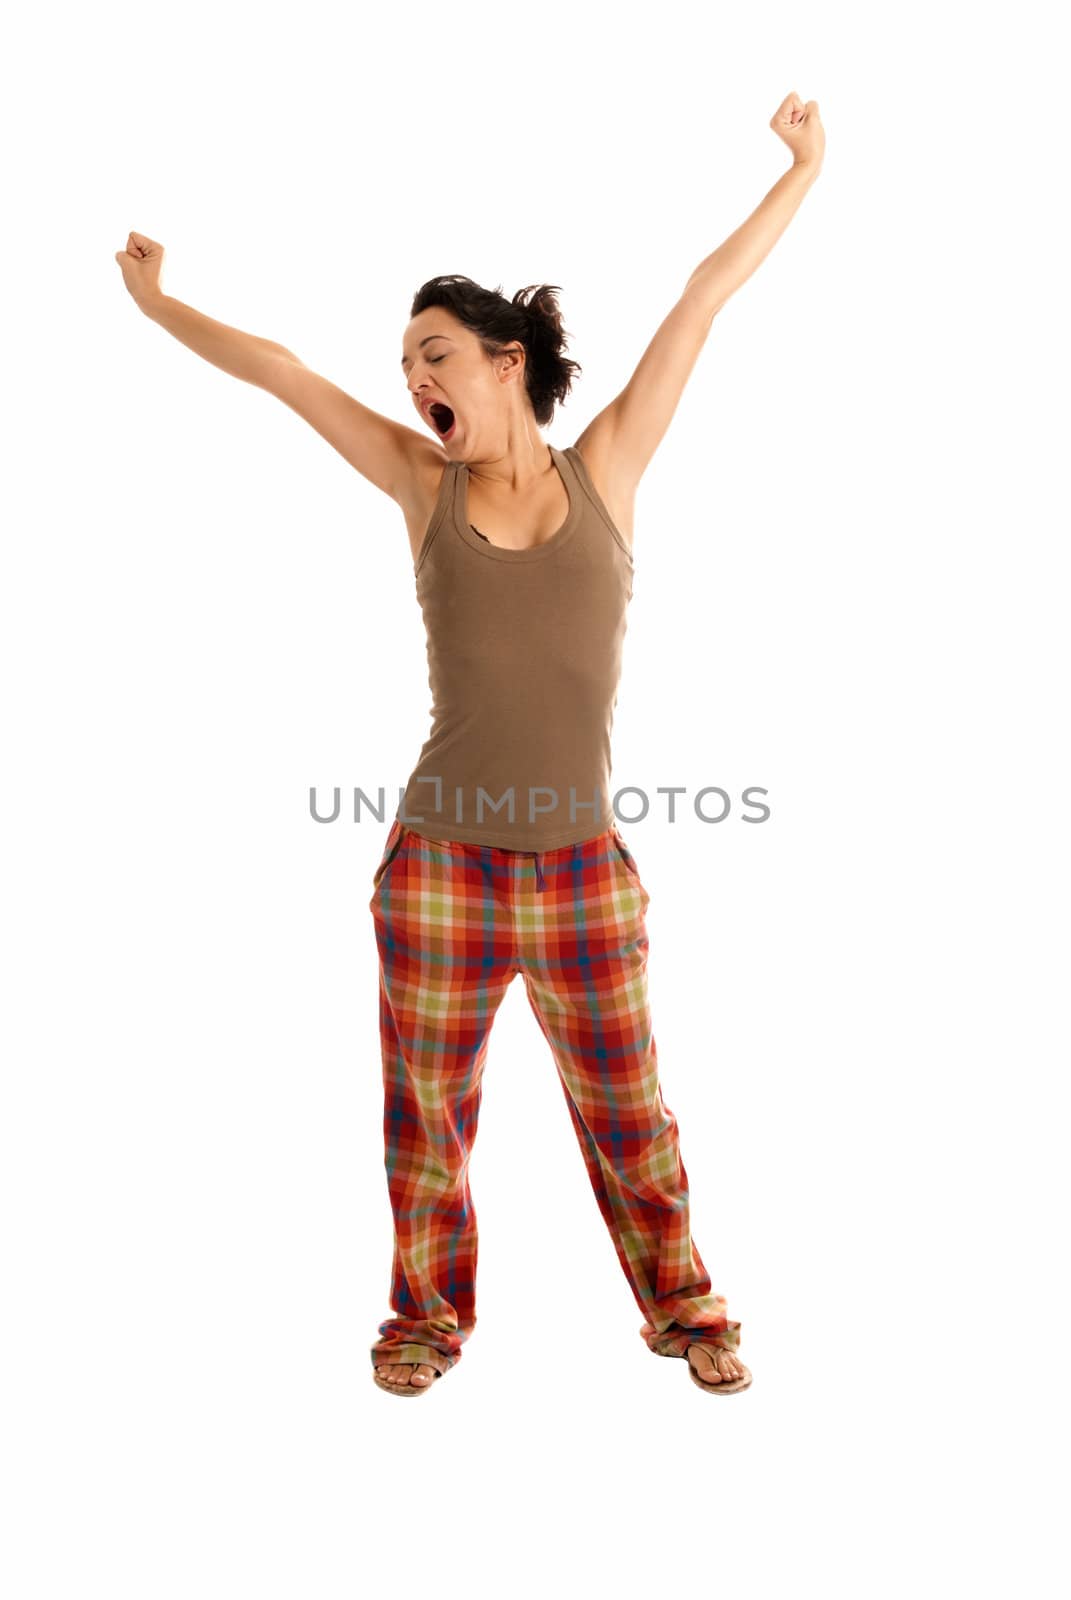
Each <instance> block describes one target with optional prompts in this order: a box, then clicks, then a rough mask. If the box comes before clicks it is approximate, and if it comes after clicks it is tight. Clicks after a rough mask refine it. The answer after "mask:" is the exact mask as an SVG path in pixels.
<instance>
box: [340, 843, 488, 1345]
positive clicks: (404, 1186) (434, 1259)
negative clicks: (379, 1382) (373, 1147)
mask: <svg viewBox="0 0 1071 1600" xmlns="http://www.w3.org/2000/svg"><path fill="white" fill-rule="evenodd" d="M395 826H396V827H398V828H400V829H401V832H400V833H399V834H398V835H394V834H393V830H392V836H391V837H390V838H389V839H388V845H387V848H386V850H385V852H384V859H383V861H382V862H381V864H380V867H379V868H378V869H377V873H376V879H375V888H374V892H373V895H372V900H371V902H370V910H371V911H372V915H373V918H374V921H375V931H376V943H377V948H378V952H379V971H380V982H379V1021H380V1041H381V1046H382V1057H383V1088H384V1105H383V1132H384V1148H385V1162H386V1169H387V1187H388V1191H389V1195H390V1204H391V1210H392V1213H393V1218H394V1258H393V1265H392V1270H391V1306H392V1309H393V1312H394V1315H393V1316H391V1317H389V1318H387V1320H386V1321H384V1322H382V1323H380V1325H379V1330H378V1331H379V1334H380V1337H379V1339H378V1340H377V1341H376V1342H375V1343H374V1344H373V1345H372V1346H371V1354H372V1364H373V1365H374V1366H375V1365H379V1364H381V1363H382V1362H383V1361H385V1360H390V1361H414V1362H416V1361H425V1362H428V1363H429V1364H430V1365H432V1366H434V1367H436V1368H437V1370H438V1371H440V1372H445V1371H447V1370H448V1368H449V1367H451V1366H453V1365H454V1364H455V1363H456V1362H457V1361H459V1360H460V1359H461V1347H462V1344H463V1343H464V1341H465V1340H466V1339H467V1338H468V1337H469V1335H470V1334H471V1332H472V1330H473V1328H474V1327H475V1324H476V1260H477V1248H478V1239H477V1228H476V1212H475V1208H474V1206H473V1202H472V1195H471V1193H470V1190H469V1178H468V1169H469V1159H470V1156H471V1154H472V1147H473V1142H474V1140H475V1137H476V1128H477V1121H478V1117H479V1110H480V1098H481V1092H482V1080H483V1069H484V1063H485V1061H486V1056H487V1045H488V1040H489V1036H490V1032H491V1025H492V1023H493V1021H494V1018H495V1014H496V1012H497V1010H498V1007H499V1006H500V1004H501V1002H502V1000H503V998H504V996H505V992H506V989H507V988H508V986H509V983H510V981H511V980H512V978H513V977H514V976H515V968H513V967H512V962H511V951H512V943H511V935H510V926H509V915H508V906H507V904H506V901H505V899H504V897H503V895H502V887H501V883H500V881H497V880H496V876H495V873H494V871H493V870H491V868H490V867H489V866H488V864H487V858H488V852H486V851H481V850H480V848H479V847H474V846H465V845H460V844H440V843H436V842H435V841H432V840H428V839H424V838H423V837H422V836H420V835H419V834H416V833H413V832H412V830H411V829H409V828H406V827H405V826H404V824H397V823H396V824H395Z"/></svg>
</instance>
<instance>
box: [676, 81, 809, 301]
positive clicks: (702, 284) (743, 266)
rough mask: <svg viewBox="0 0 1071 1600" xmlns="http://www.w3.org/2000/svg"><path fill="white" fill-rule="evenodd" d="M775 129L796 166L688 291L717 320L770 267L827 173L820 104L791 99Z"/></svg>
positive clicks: (774, 119)
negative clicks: (756, 275)
mask: <svg viewBox="0 0 1071 1600" xmlns="http://www.w3.org/2000/svg"><path fill="white" fill-rule="evenodd" d="M770 127H771V128H772V129H773V131H774V132H775V133H776V134H777V135H778V136H779V137H780V138H781V139H783V140H784V141H785V143H786V144H787V145H788V148H789V149H790V150H791V152H792V165H791V166H790V167H789V169H788V171H787V172H785V173H783V174H782V176H781V177H780V178H778V180H777V182H776V183H775V184H774V186H773V188H772V189H771V190H770V192H769V194H767V195H766V196H765V197H764V198H763V199H762V200H761V201H760V203H759V204H758V205H757V206H756V207H755V209H754V211H753V212H752V213H751V215H750V217H748V219H747V221H746V222H742V223H741V224H740V226H739V228H737V230H736V232H735V233H731V234H730V235H729V237H728V238H727V239H726V241H725V243H724V244H721V245H719V246H718V248H717V249H716V250H715V251H714V252H713V254H711V255H709V256H707V258H706V260H705V261H701V262H700V263H699V265H698V266H697V267H696V269H695V271H694V272H693V273H692V276H691V277H690V278H689V279H688V282H687V284H686V285H685V290H684V292H685V294H694V295H695V296H697V297H698V300H699V302H700V304H701V305H702V306H703V308H704V309H705V310H706V311H707V312H709V314H710V316H711V317H714V316H716V315H717V313H718V312H719V311H720V310H721V308H722V306H723V305H724V304H725V302H726V301H727V300H728V299H729V297H730V295H733V294H735V293H736V291H737V289H739V287H740V285H741V284H742V283H746V282H747V280H748V279H749V278H750V277H751V274H752V273H753V272H754V271H755V268H756V267H758V266H760V265H761V264H762V262H763V261H765V259H766V257H767V256H768V255H769V253H770V251H771V250H772V249H773V247H774V245H775V244H776V243H777V241H778V239H780V237H781V235H782V234H783V233H784V231H785V229H786V228H787V227H788V225H789V223H790V222H791V221H792V218H793V217H794V216H795V215H796V212H797V211H798V210H799V207H800V204H801V202H802V200H803V197H804V195H805V194H806V193H807V190H808V189H809V188H810V187H811V184H812V183H813V182H814V180H815V178H817V176H818V174H819V173H820V172H821V170H822V157H823V156H824V155H825V149H826V136H825V130H824V129H823V127H822V123H821V121H820V119H819V116H818V102H817V100H808V101H807V104H806V105H804V103H803V101H802V100H801V99H800V97H799V95H797V94H795V93H793V94H790V95H788V96H787V97H786V98H785V99H784V100H783V101H782V103H781V104H780V105H779V106H778V108H777V110H776V111H775V112H774V114H773V116H772V117H771V118H770Z"/></svg>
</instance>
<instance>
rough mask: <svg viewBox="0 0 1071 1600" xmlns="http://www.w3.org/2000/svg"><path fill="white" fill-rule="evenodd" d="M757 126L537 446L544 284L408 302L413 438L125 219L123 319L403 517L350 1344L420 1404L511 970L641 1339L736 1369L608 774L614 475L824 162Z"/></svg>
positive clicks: (794, 108)
mask: <svg viewBox="0 0 1071 1600" xmlns="http://www.w3.org/2000/svg"><path fill="white" fill-rule="evenodd" d="M770 125H771V127H773V128H774V130H775V131H776V132H777V133H778V135H779V136H780V137H781V138H782V139H783V140H784V142H785V143H786V144H787V145H788V147H789V149H790V151H791V152H792V157H793V160H792V165H791V167H790V169H789V171H788V172H786V173H785V174H784V175H783V176H782V177H781V179H780V180H779V181H778V182H777V183H776V184H775V185H774V187H773V188H772V189H771V190H770V192H769V193H768V194H767V195H766V197H765V198H764V199H763V201H762V202H761V204H760V205H759V206H758V207H757V209H756V210H755V211H754V212H753V213H752V215H751V216H750V217H749V218H748V219H747V220H746V221H745V222H744V224H743V225H742V226H741V227H740V228H738V229H737V230H736V232H735V233H733V234H732V235H731V236H730V237H729V239H727V240H726V242H725V243H724V244H723V245H722V246H721V248H720V249H718V250H716V251H715V252H714V253H713V254H712V255H711V256H709V257H707V258H706V260H704V261H703V262H701V263H700V265H699V267H697V269H696V270H695V272H694V273H693V274H692V276H691V277H690V278H689V280H688V283H687V284H686V286H685V289H684V292H683V294H682V295H681V298H680V299H679V301H678V302H677V304H676V305H675V306H674V307H673V309H672V310H671V312H670V314H669V315H668V317H667V318H666V319H665V321H664V322H663V323H662V325H661V327H660V328H659V329H658V331H657V333H656V334H655V336H654V338H653V340H652V341H651V343H650V345H649V346H648V348H647V350H646V351H645V353H644V355H643V358H642V360H641V361H640V363H639V366H638V367H637V368H636V371H635V373H634V374H633V376H632V378H631V380H630V381H629V383H628V384H627V385H626V387H625V389H624V390H623V391H622V393H621V394H620V395H618V396H617V398H616V399H615V400H614V401H613V402H612V403H611V404H610V405H609V406H607V407H606V409H605V410H604V411H602V412H601V413H600V414H599V415H598V416H597V417H596V418H595V419H594V421H593V422H591V423H590V424H589V426H588V427H587V428H586V429H585V430H584V432H583V433H582V434H581V435H580V437H579V438H578V439H577V441H576V443H575V444H574V445H572V446H571V447H569V448H568V449H566V450H564V451H559V450H557V449H555V448H554V447H553V446H548V445H547V444H546V443H545V442H544V441H543V439H542V438H541V437H540V433H539V429H540V428H541V427H544V426H546V425H547V424H548V423H549V422H550V421H551V419H552V416H553V412H554V406H555V404H556V403H558V402H560V401H562V400H563V399H564V398H565V396H566V395H567V394H568V392H569V389H570V387H571V383H572V378H573V374H574V372H575V371H576V370H577V364H576V363H575V362H572V361H570V360H567V359H566V358H565V356H564V355H563V353H562V349H563V344H564V342H565V341H564V335H563V331H562V326H561V318H560V315H559V311H558V307H557V304H556V302H555V299H554V295H553V292H552V290H551V289H550V288H549V287H548V286H546V285H544V286H543V287H542V288H540V289H538V290H536V291H535V292H534V293H533V294H532V295H531V297H530V298H528V299H524V298H522V296H521V295H518V296H515V297H514V299H513V300H512V301H510V300H506V299H505V298H504V297H503V296H502V295H501V294H500V293H499V292H498V291H495V290H487V289H483V288H481V287H480V286H479V285H477V284H475V283H473V282H472V280H471V279H468V278H463V277H459V276H457V275H451V276H446V277H439V278H433V279H431V280H429V282H428V283H426V284H425V285H424V286H423V288H422V289H421V290H419V291H418V293H417V295H416V297H415V299H414V301H413V304H412V306H411V309H410V321H409V325H408V327H407V328H406V331H405V334H404V337H403V347H402V363H401V364H402V372H403V375H404V378H405V381H406V384H407V386H408V389H409V391H410V395H411V397H412V402H413V405H414V406H415V408H416V410H417V412H418V413H419V415H420V418H421V421H422V423H423V424H424V427H425V430H426V431H425V432H417V431H416V430H414V429H410V428H407V427H404V426H402V425H401V424H398V423H396V422H394V421H392V420H390V419H389V418H387V417H384V416H381V415H379V414H378V413H376V412H374V411H371V410H369V409H368V408H367V407H365V406H362V405H361V404H360V403H359V402H358V401H356V400H354V399H352V398H351V397H350V396H349V395H347V394H345V393H344V392H343V391H342V390H341V389H338V388H337V387H336V386H335V385H333V384H331V383H330V382H328V381H327V380H326V379H324V378H322V377H320V376H318V375H317V374H316V373H314V372H311V371H310V370H309V369H308V368H307V367H305V366H304V364H303V363H302V362H301V361H299V360H298V358H297V357H296V356H295V355H294V354H293V353H292V352H291V351H289V350H287V349H285V348H284V347H282V346H280V345H276V344H272V343H271V342H269V341H267V340H263V339H258V338H256V337H254V336H252V335H249V334H244V333H241V332H239V331H237V330H235V329H233V328H228V327H226V326H224V325H223V324H221V323H218V322H213V321H212V320H211V319H210V318H208V317H205V316H202V315H201V314H200V313H199V312H197V311H194V310H193V309H192V308H191V307H189V306H185V305H183V304H182V303H181V302H179V301H176V300H174V299H172V298H170V297H169V296H166V295H164V294H163V292H162V290H161V288H160V268H161V265H162V261H163V249H162V247H161V246H160V245H159V244H157V243H155V242H154V241H152V240H150V239H147V238H145V237H144V236H143V235H140V234H131V235H130V237H129V240H128V243H127V246H126V249H125V250H123V251H117V252H116V259H117V260H118V262H119V264H120V266H121V268H122V270H123V275H124V279H125V282H126V285H127V287H128V288H129V289H130V291H131V293H132V294H133V296H134V298H135V300H136V301H137V303H138V305H139V306H140V307H141V309H142V310H143V311H144V312H145V313H146V314H147V315H148V316H150V317H152V318H153V320H155V321H157V322H159V323H160V324H161V326H163V327H164V328H166V329H167V330H168V332H170V333H172V334H173V335H174V336H175V337H176V338H178V339H180V340H181V341H182V342H183V343H184V344H187V345H188V346H189V347H190V348H191V349H193V350H195V351H196V352H197V353H198V354H199V355H201V356H203V357H204V358H205V359H206V360H208V361H211V362H212V363H213V364H214V365H216V366H219V367H221V368H222V369H223V370H224V371H226V372H230V373H232V374H233V375H234V376H236V377H240V378H243V379H244V380H245V381H247V382H250V383H255V384H257V385H258V386H259V387H261V388H263V389H266V390H268V391H270V392H271V393H273V394H275V395H277V396H278V397H279V399H281V400H282V401H284V402H285V403H286V404H287V405H288V406H290V407H291V408H292V409H293V410H295V411H296V412H297V413H298V414H299V415H300V416H302V417H304V418H305V419H306V420H307V421H308V422H309V423H311V424H312V426H313V427H314V428H316V429H317V431H318V432H319V433H321V434H322V435H323V437H324V438H326V439H327V440H328V441H329V443H331V444H332V445H333V446H334V447H335V448H336V449H337V450H338V451H339V452H340V453H341V454H342V455H343V456H345V458H346V459H347V460H348V461H349V462H351V463H352V465H353V466H354V467H356V468H357V470H358V471H359V472H360V473H362V474H363V476H365V477H366V478H368V479H369V481H370V482H372V483H374V484H376V485H377V487H379V488H380V489H382V490H383V491H384V492H385V493H387V494H389V495H390V496H391V497H392V498H393V499H394V500H396V501H397V503H398V505H399V506H400V507H401V509H402V511H403V513H404V515H405V519H406V523H407V526H408V530H409V540H410V546H411V550H412V555H413V562H414V572H415V576H416V588H417V595H418V598H419V600H420V603H421V606H422V609H423V613H424V621H425V625H426V628H427V635H428V661H429V674H430V679H431V687H432V692H433V697H434V708H433V726H432V731H431V734H430V735H429V737H428V739H427V740H426V742H425V744H424V747H423V749H422V751H421V753H420V758H419V760H418V763H417V765H416V767H415V768H414V769H413V772H412V774H411V775H410V778H409V782H408V784H407V786H406V789H405V793H404V796H403V798H402V803H401V805H400V807H399V810H398V812H397V813H396V815H395V818H394V821H393V822H392V825H391V828H390V831H389V833H388V836H387V841H386V846H385V849H384V851H383V855H382V858H381V860H380V863H379V866H378V868H377V870H376V873H375V876H374V879H373V884H372V898H371V901H370V910H371V912H372V915H373V919H374V923H375V930H376V939H377V947H378V951H379V963H380V986H379V995H380V1034H381V1046H382V1054H383V1072H384V1087H385V1103H384V1133H385V1144H386V1166H387V1174H388V1189H389V1193H390V1199H391V1205H392V1210H393V1216H394V1260H393V1272H392V1303H393V1310H394V1315H393V1317H391V1318H389V1319H388V1320H387V1321H385V1322H383V1323H381V1324H380V1327H379V1330H378V1332H379V1338H378V1339H377V1340H376V1341H375V1343H374V1344H373V1345H372V1346H371V1355H372V1365H373V1375H374V1378H375V1381H376V1382H377V1383H378V1384H379V1385H380V1386H381V1387H382V1388H384V1389H386V1391H387V1392H388V1393H390V1394H394V1395H398V1396H403V1397H413V1396H415V1395H418V1394H421V1393H426V1392H427V1389H428V1388H429V1387H430V1386H431V1384H432V1381H433V1380H434V1378H435V1377H437V1376H439V1375H440V1374H443V1373H445V1372H447V1371H449V1369H450V1368H451V1367H452V1366H454V1365H455V1364H456V1362H457V1361H458V1360H460V1358H461V1350H462V1345H463V1343H464V1341H465V1340H466V1339H467V1338H468V1337H469V1335H470V1334H471V1332H472V1329H473V1327H474V1326H475V1321H476V1312H475V1287H476V1282H475V1280H476V1257H477V1231H476V1217H475V1212H474V1210H473V1206H472V1201H471V1195H470V1192H469V1184H468V1165H469V1159H470V1156H471V1152H472V1145H473V1140H474V1138H475V1134H476V1126H477V1118H478V1114H479V1105H480V1096H481V1083H482V1073H483V1067H484V1063H485V1060H486V1054H487V1047H488V1041H489V1036H490V1031H491V1026H492V1023H493V1020H494V1016H495V1013H496V1011H497V1009H498V1006H499V1005H500V1004H501V1001H502V999H503V997H504V995H505V992H506V989H507V988H508V986H509V984H510V983H511V982H512V981H513V979H514V978H515V977H516V976H517V974H518V973H520V974H521V975H522V976H523V978H524V983H525V987H526V990H527V993H528V998H529V1002H530V1003H531V1005H532V1009H533V1011H534V1012H535V1015H536V1017H537V1020H538V1022H539V1024H540V1026H541V1028H542V1030H543V1032H544V1034H545V1036H546V1038H547V1041H548V1044H549V1045H550V1048H551V1051H552V1053H553V1056H554V1059H555V1063H556V1065H557V1068H558V1072H559V1078H560V1081H561V1085H562V1089H563V1092H564V1095H565V1099H566V1104H567V1106H568V1108H569V1113H570V1116H571V1118H572V1121H573V1126H574V1129H575V1131H576V1134H577V1138H578V1141H579V1143H580V1147H581V1151H582V1153H583V1156H584V1159H585V1162H586V1164H587V1168H588V1173H589V1176H590V1178H591V1182H592V1186H593V1188H594V1191H595V1195H596V1199H597V1201H598V1204H599V1207H600V1210H601V1212H602V1214H603V1217H604V1219H605V1221H606V1224H607V1227H608V1229H609V1231H610V1234H611V1237H612V1239H613V1242H614V1247H615V1249H616V1251H617V1254H618V1258H619V1260H620V1262H621V1265H622V1268H623V1270H624V1272H625V1274H626V1277H627V1279H628V1281H629V1285H630V1287H631V1289H632V1292H633V1295H634V1297H635V1299H636V1302H637V1304H638V1305H639V1306H640V1308H641V1310H642V1311H643V1313H644V1317H645V1320H644V1323H643V1326H642V1328H641V1330H640V1331H641V1334H642V1337H643V1338H644V1340H645V1342H646V1344H647V1346H648V1348H649V1349H651V1350H652V1351H654V1352H655V1353H656V1354H659V1355H663V1356H675V1357H679V1356H687V1359H688V1365H689V1371H690V1374H691V1377H692V1380H693V1381H694V1382H695V1383H696V1384H697V1385H698V1386H699V1387H700V1388H702V1389H704V1390H705V1391H706V1392H707V1393H710V1394H731V1393H736V1392H739V1391H740V1390H741V1389H744V1388H746V1387H747V1386H748V1385H749V1384H750V1382H751V1374H750V1372H749V1371H748V1369H747V1367H745V1366H744V1365H743V1363H742V1362H741V1361H740V1359H739V1356H738V1355H737V1353H736V1352H737V1351H738V1349H739V1343H740V1323H739V1322H738V1321H734V1320H730V1319H729V1317H728V1315H727V1306H726V1301H725V1299H724V1297H723V1296H722V1295H720V1294H715V1293H714V1292H713V1291H712V1287H711V1281H710V1278H709V1276H708V1274H707V1272H706V1269H705V1267H704V1265H703V1262H702V1259H701V1257H700V1255H699V1253H698V1250H697V1249H696V1247H695V1245H694V1243H693V1241H692V1239H691V1235H690V1228H689V1211H688V1179H687V1173H686V1171H685V1168H684V1165H683V1162H682V1160H681V1156H680V1147H679V1140H678V1130H677V1124H676V1120H675V1118H674V1117H673V1114H672V1112H671V1111H670V1110H669V1108H668V1107H667V1106H666V1105H665V1102H664V1101H663V1099H662V1095H661V1090H660V1087H659V1082H658V1069H657V1051H656V1046H655V1040H654V1034H653V1030H652V1026H651V1017H650V1009H649V1005H648V996H647V971H646V969H647V953H648V944H647V935H646V929H645V923H644V914H645V912H646V909H647V906H648V903H649V896H648V893H647V890H646V889H645V887H644V885H643V883H642V880H641V878H640V874H639V870H638V867H637V864H636V861H635V859H634V857H633V856H632V854H631V852H630V851H629V849H628V846H627V845H626V843H625V841H624V839H623V838H622V836H621V834H620V832H619V831H618V829H617V828H616V826H615V824H614V813H613V809H612V805H611V795H610V784H609V780H610V768H611V762H610V731H611V727H612V721H613V708H614V705H615V703H616V691H617V681H618V676H619V672H620V664H621V646H622V641H623V637H624V633H625V612H626V609H627V605H628V601H629V599H630V597H631V593H632V570H633V559H632V506H633V498H634V494H635V490H636V485H637V483H638V482H639V479H640V477H641V476H642V474H643V472H644V470H645V468H646V466H647V464H648V462H649V461H650V459H651V457H652V455H653V453H654V451H655V449H656V448H657V445H658V443H659V442H660V440H661V439H662V437H663V435H664V433H665V431H666V428H667V427H668V425H669V422H670V420H671V418H672V416H673V413H674V411H675V409H676V406H677V402H678V400H679V398H680V395H681V392H682V390H683V388H684V385H685V383H686V381H687V379H688V377H689V375H690V373H691V371H692V368H693V366H694V364H695V361H696V359H697V357H698V355H699V352H700V350H701V349H702V346H703V344H704V341H705V339H706V336H707V334H708V332H709V330H710V327H711V324H712V322H713V319H714V317H715V316H716V315H717V313H718V312H719V311H720V310H721V308H722V306H723V305H724V304H725V303H726V301H727V300H728V299H729V297H730V295H732V294H733V293H734V292H735V291H736V290H737V289H738V288H739V287H740V285H741V284H742V283H744V282H745V281H746V279H747V278H748V277H750V275H751V273H752V272H754V270H755V268H756V267H757V266H758V265H759V263H760V262H761V261H762V260H763V259H764V258H765V256H766V255H767V254H768V252H769V251H770V249H771V248H772V246H773V245H774V243H775V242H776V241H777V239H778V238H779V237H780V235H781V234H782V233H783V231H784V230H785V228H786V227H787V225H788V223H789V221H790V220H791V218H792V217H793V216H794V214H795V212H796V210H797V208H798V207H799V205H800V202H801V201H802V199H803V196H804V194H806V192H807V190H808V188H809V187H810V184H811V183H812V182H813V180H814V178H815V177H816V176H817V174H818V172H819V171H820V169H821V163H822V157H823V153H824V135H823V132H822V128H821V123H820V120H819V117H818V107H817V105H816V103H815V102H814V101H809V102H808V103H807V104H806V106H805V105H804V104H803V102H802V101H800V99H799V97H798V96H797V95H795V94H790V95H789V96H787V98H786V99H785V101H784V102H783V103H782V105H781V106H780V107H779V108H778V110H777V112H775V114H774V116H773V118H772V119H771V124H770Z"/></svg>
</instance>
